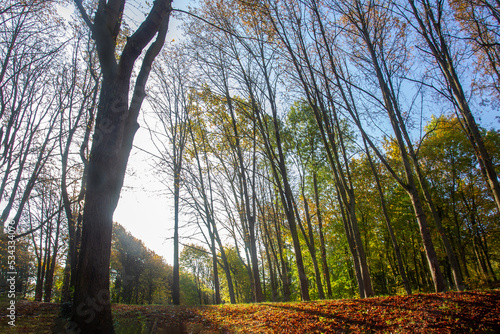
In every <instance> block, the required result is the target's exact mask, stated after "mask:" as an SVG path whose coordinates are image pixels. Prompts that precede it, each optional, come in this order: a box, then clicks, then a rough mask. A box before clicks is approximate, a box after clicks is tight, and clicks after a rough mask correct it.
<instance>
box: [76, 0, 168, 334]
mask: <svg viewBox="0 0 500 334" xmlns="http://www.w3.org/2000/svg"><path fill="white" fill-rule="evenodd" d="M75 3H76V5H77V7H78V9H79V10H80V13H81V15H82V17H83V19H84V21H85V22H86V23H87V25H89V28H90V29H91V30H92V35H93V38H94V39H95V41H96V46H97V50H98V54H99V62H100V64H101V71H102V74H103V81H102V85H101V92H100V98H99V106H98V110H97V115H96V129H95V132H94V136H93V142H92V148H91V151H90V160H89V164H88V181H87V182H88V183H87V189H86V193H85V206H84V209H83V225H82V240H81V249H80V254H79V260H78V275H77V278H76V284H75V295H74V302H73V314H72V325H73V327H74V328H73V329H74V330H80V331H82V332H83V333H113V332H114V329H113V319H112V314H111V303H110V294H109V264H110V255H111V236H112V227H113V212H114V210H115V208H116V206H117V204H118V200H119V197H120V191H121V188H122V186H123V181H124V177H125V170H126V167H127V162H128V158H129V155H130V151H131V149H132V143H133V139H134V135H135V132H136V131H137V129H138V124H137V118H138V114H139V111H140V107H141V105H142V101H143V100H144V97H145V85H146V82H147V79H148V77H149V73H150V70H151V65H152V63H153V60H154V59H155V57H156V56H157V55H158V53H159V52H160V50H161V48H162V46H163V43H164V40H165V35H166V32H167V28H168V20H169V16H170V10H171V1H169V0H164V1H155V2H154V4H153V7H152V9H151V11H150V13H149V15H148V16H147V17H146V19H145V21H144V22H143V23H142V24H141V26H140V27H139V28H138V29H137V31H136V32H135V33H134V34H133V35H132V36H130V37H129V38H128V40H127V43H126V45H125V47H124V49H123V52H122V54H121V57H120V60H119V63H116V58H115V43H116V38H117V36H118V33H119V31H120V26H121V16H122V14H123V10H124V6H125V1H109V3H108V4H106V2H105V1H100V2H99V6H98V8H97V11H96V14H95V18H94V20H93V22H92V21H91V20H90V18H89V17H88V15H87V13H86V11H85V9H84V7H83V5H82V3H81V1H78V0H75ZM155 35H156V40H155V41H154V42H153V43H152V44H150V42H151V41H152V40H153V38H154V36H155ZM148 44H150V46H149V48H148V50H147V52H146V53H145V55H144V59H143V61H142V65H141V68H140V71H139V74H138V76H137V79H136V84H135V89H134V92H133V96H132V99H131V101H130V105H129V90H130V80H131V75H132V71H133V68H134V64H135V62H136V60H137V58H138V57H139V56H140V55H141V53H142V51H143V49H144V48H145V47H146V46H147V45H148Z"/></svg>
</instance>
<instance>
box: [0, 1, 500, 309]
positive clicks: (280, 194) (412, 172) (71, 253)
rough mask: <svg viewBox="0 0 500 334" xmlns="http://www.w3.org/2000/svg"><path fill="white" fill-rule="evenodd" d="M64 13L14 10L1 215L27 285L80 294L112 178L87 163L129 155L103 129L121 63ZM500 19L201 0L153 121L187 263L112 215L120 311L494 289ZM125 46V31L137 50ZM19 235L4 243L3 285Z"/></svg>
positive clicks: (379, 6)
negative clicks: (485, 121) (109, 88)
mask: <svg viewBox="0 0 500 334" xmlns="http://www.w3.org/2000/svg"><path fill="white" fill-rule="evenodd" d="M89 4H90V3H86V4H85V6H87V5H89ZM57 5H58V2H57V1H36V0H31V1H25V2H16V1H5V4H3V5H2V7H1V8H0V15H1V18H0V24H1V28H0V29H1V32H0V33H1V36H0V38H1V43H0V54H1V57H0V59H2V60H1V68H0V103H1V104H0V107H1V109H0V117H1V119H2V122H1V130H0V144H1V147H0V153H1V156H0V172H1V181H0V182H1V183H0V201H1V202H0V203H1V208H2V215H1V218H0V219H1V222H2V225H3V227H7V226H10V227H12V228H14V229H15V230H16V235H17V239H16V266H17V267H16V268H17V269H18V276H17V281H16V283H17V284H18V287H17V289H18V292H19V293H22V294H23V295H25V296H29V297H32V298H34V299H35V300H45V301H50V300H60V301H63V302H64V301H68V300H70V299H71V297H72V292H73V291H74V289H75V285H77V283H76V280H77V277H78V275H79V274H78V273H80V272H81V270H83V269H82V268H79V265H78V263H79V262H78V258H79V256H80V257H81V258H85V257H82V256H81V253H80V252H81V251H82V249H83V248H85V247H88V246H86V245H87V244H85V245H82V230H85V227H84V226H83V224H84V221H85V220H87V221H92V219H91V218H92V216H90V215H91V214H90V213H89V214H88V215H87V216H86V217H87V218H85V215H84V206H85V203H86V196H87V195H88V193H89V192H88V191H87V186H88V184H89V182H91V183H92V184H94V185H99V184H105V183H106V182H108V181H109V180H108V178H111V177H112V175H114V174H113V173H111V172H109V170H108V169H109V168H111V167H109V166H106V168H108V167H109V168H108V169H107V170H108V172H109V173H108V172H106V173H105V174H96V173H95V170H96V169H94V170H92V171H89V165H91V164H90V163H89V162H90V161H91V159H92V158H95V156H94V157H92V156H91V155H90V148H91V147H93V146H92V145H94V147H97V149H102V147H104V146H99V143H100V141H103V140H106V141H107V145H108V144H109V145H111V146H112V143H113V140H114V139H113V138H114V137H113V136H111V135H110V134H112V133H114V132H113V131H115V130H116V126H117V124H118V123H116V122H119V121H120V122H121V121H123V119H122V118H120V116H119V113H115V114H113V113H111V114H109V115H107V116H108V117H109V118H103V117H100V118H99V117H97V115H98V105H99V103H100V100H99V99H100V98H101V99H103V98H104V97H105V96H104V97H103V95H102V90H101V86H102V85H103V82H104V81H103V80H104V79H103V74H102V72H105V71H104V70H107V69H103V68H101V66H102V59H101V58H99V57H98V52H97V50H96V47H95V45H94V42H93V40H92V38H91V34H90V33H89V32H88V31H87V30H86V28H85V27H84V24H83V22H81V20H79V19H73V20H71V21H65V20H63V19H62V18H60V17H58V14H57V13H56V11H55V8H56V6H57ZM92 10H95V9H92V6H89V7H88V11H90V12H91V11H92ZM499 10H500V8H498V6H497V5H496V4H494V3H489V2H487V1H481V2H479V3H478V2H468V1H465V2H464V1H461V2H460V3H456V2H453V1H450V2H444V1H424V0H422V1H420V0H419V1H417V0H415V1H413V0H409V1H408V2H398V1H382V2H373V1H360V0H353V1H349V2H345V1H336V0H328V1H323V2H317V1H315V0H306V1H301V2H296V1H293V0H279V1H261V2H257V1H254V2H252V1H250V2H248V1H236V0H234V1H233V0H229V1H209V0H207V1H203V2H202V3H200V5H199V8H197V9H196V11H195V13H194V14H195V15H196V16H197V17H198V18H195V17H193V16H190V17H187V18H186V20H185V26H184V35H185V40H184V41H182V42H175V43H173V42H172V43H169V45H168V46H166V47H165V49H164V51H162V53H161V54H160V55H159V56H158V57H157V59H156V60H155V63H154V65H153V67H152V72H151V78H150V82H149V85H148V87H149V88H148V89H147V91H146V93H147V94H146V103H147V106H145V107H144V108H143V111H142V112H143V114H144V120H145V121H146V122H145V123H146V124H147V129H148V130H149V131H150V135H151V138H152V145H151V148H147V150H148V151H154V152H152V153H153V154H154V160H155V161H156V162H157V165H156V166H155V172H157V175H158V177H159V178H161V180H162V181H164V183H165V184H166V186H167V187H168V189H169V190H170V191H171V193H172V197H173V199H174V232H173V234H174V235H173V240H174V249H175V252H174V253H175V257H174V263H173V266H172V267H170V266H169V265H167V264H166V263H164V260H162V259H161V258H159V257H158V256H157V255H156V254H155V253H154V252H152V251H150V250H148V249H147V248H146V247H144V245H143V244H142V243H141V242H140V241H138V240H137V239H135V238H134V237H132V236H131V235H130V234H129V233H128V232H126V231H125V230H123V228H121V227H120V226H119V225H114V227H113V235H112V240H113V241H112V244H111V245H109V247H107V245H106V242H104V241H102V242H101V241H99V242H100V243H99V245H104V246H106V247H107V248H106V247H104V248H105V249H107V251H110V254H111V265H110V273H111V274H110V276H109V281H110V282H109V287H110V288H109V289H110V299H111V300H112V301H113V302H119V303H174V304H179V303H185V304H207V303H215V304H217V303H222V302H230V303H236V302H260V301H266V300H268V301H278V300H284V301H288V300H311V299H323V298H343V297H369V296H373V295H381V294H402V293H408V294H409V293H412V292H417V291H444V290H446V289H456V290H463V289H466V288H475V287H484V286H488V285H491V284H493V283H494V282H496V281H497V280H498V276H499V275H500V267H499V266H500V253H499V249H500V215H499V208H500V190H499V187H498V176H497V173H498V170H499V167H498V166H499V159H500V156H499V155H500V150H499V147H500V133H499V132H498V129H495V127H492V128H491V129H484V128H482V127H481V126H479V125H478V124H477V121H476V119H477V118H478V117H479V116H480V115H483V117H487V116H488V115H490V116H491V115H493V116H497V115H498V102H499V90H498V87H500V85H499V77H498V71H497V69H496V66H497V64H498V63H499V62H498V60H497V58H496V57H498V51H499V50H498V45H499V44H498V32H499V31H500V30H499V29H498V28H499V24H500V22H499V21H498V20H497V18H498V15H497V14H498V11H499ZM199 17H201V18H203V20H200V19H199ZM84 19H85V18H84ZM87 19H88V17H87ZM125 20H130V21H131V22H130V23H131V24H132V23H134V22H132V21H133V18H132V17H131V16H128V17H127V16H126V18H125ZM128 34H129V31H128V30H127V29H122V30H121V31H120V33H117V35H116V36H115V37H116V43H117V50H118V51H120V52H121V51H122V49H123V48H124V45H126V44H127V43H126V41H127V40H129V39H127V37H130V36H129V35H128ZM94 37H95V36H94ZM127 50H128V49H127ZM124 52H125V51H124ZM119 54H120V53H119V52H117V53H116V57H115V58H119ZM130 73H133V71H132V70H130ZM141 82H142V81H141ZM144 82H145V81H144ZM107 84H109V82H107ZM128 88H129V87H128ZM128 88H127V89H128ZM138 94H139V93H138ZM134 96H136V95H134ZM101 102H102V101H101ZM115 102H116V103H118V102H117V101H115ZM115 102H113V103H115ZM122 102H123V101H122ZM128 103H131V102H130V101H127V105H128ZM116 107H117V108H118V107H119V106H118V104H117V105H116ZM111 109H112V108H111ZM111 109H110V110H111ZM120 115H121V114H120ZM124 115H125V116H126V117H128V116H127V114H124ZM119 118H120V119H119ZM493 118H494V117H491V119H493ZM115 121H116V122H115ZM106 124H107V125H106ZM120 124H121V123H120ZM127 124H128V123H127ZM120 126H121V125H120ZM127 126H129V125H127ZM96 128H97V130H96ZM496 128H498V127H496ZM134 131H135V130H134ZM110 143H111V144H110ZM106 147H107V146H106ZM143 149H145V148H143ZM99 154H104V153H103V151H99ZM120 159H121V160H120V161H122V160H123V159H122V157H121V156H120ZM125 160H126V159H125ZM99 161H101V160H99ZM101 167H102V166H101ZM123 172H124V171H123ZM117 183H120V182H117ZM113 184H114V183H113ZM113 189H114V188H113ZM97 193H99V192H95V193H93V194H94V195H95V194H97ZM97 197H98V196H96V197H95V198H94V202H93V205H95V207H99V205H101V204H102V205H108V204H109V203H101V202H99V200H96V198H97ZM106 200H107V199H106ZM109 200H110V201H114V200H115V197H113V198H110V199H109ZM116 200H117V199H116ZM103 201H104V199H103ZM104 202H105V201H104ZM107 207H113V205H108V206H107ZM106 210H107V209H106ZM94 211H95V210H94ZM94 211H92V210H89V212H94ZM104 211H105V210H104ZM104 211H103V213H102V215H104V216H106V217H108V216H109V215H110V214H109V212H107V211H106V212H104ZM94 213H95V212H94ZM111 216H112V215H111ZM111 216H110V217H111ZM96 219H97V218H96ZM99 219H100V218H99ZM96 221H97V220H96ZM88 226H90V225H88ZM87 230H88V227H87ZM91 230H92V229H91ZM106 231H107V230H106ZM106 231H104V232H106ZM104 232H102V233H101V234H102V235H103V237H102V238H103V239H102V240H104V239H105V238H106V236H107V234H106V233H107V232H106V233H104ZM93 233H95V237H99V238H100V235H101V234H99V231H97V230H95V231H93ZM89 235H90V234H89ZM89 235H88V236H87V237H86V238H87V239H86V240H87V242H89V241H88V240H90V239H91V238H90V237H89ZM110 237H111V236H110ZM89 238H90V239H89ZM183 244H185V246H184V247H182V245H183ZM6 245H7V244H6V239H5V235H3V236H2V266H3V267H2V274H0V275H3V276H5V275H6V272H7V271H5V270H3V269H5V268H6V267H5V266H6V265H7V264H6V262H5V261H6V260H7V256H8V249H7V246H6ZM181 248H182V251H181ZM85 250H86V251H89V250H88V249H85ZM98 256H99V254H97V255H96V258H97V257H98ZM100 256H103V255H102V254H101V255H100ZM105 262H106V261H104V262H103V263H105ZM82 263H83V262H82ZM85 263H87V262H85ZM97 267H98V266H97ZM106 268H107V265H106ZM181 269H182V270H181ZM98 270H102V271H103V272H104V271H106V270H107V269H102V268H101V269H99V268H98ZM99 275H101V276H100V277H105V278H106V279H107V276H106V275H104V274H102V273H101V272H99ZM3 276H2V278H1V280H2V284H4V282H6V279H5V277H3ZM81 277H82V276H81V275H80V280H81ZM82 284H90V283H85V282H80V285H82ZM99 284H101V285H103V286H105V285H106V284H107V283H106V282H105V283H102V282H100V283H99ZM96 289H97V288H96ZM82 293H83V292H82ZM82 298H83V297H82Z"/></svg>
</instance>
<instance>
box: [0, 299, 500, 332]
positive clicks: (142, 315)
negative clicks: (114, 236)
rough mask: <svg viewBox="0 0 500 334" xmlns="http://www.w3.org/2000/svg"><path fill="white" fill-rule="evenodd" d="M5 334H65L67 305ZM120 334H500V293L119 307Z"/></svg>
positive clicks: (29, 312)
mask: <svg viewBox="0 0 500 334" xmlns="http://www.w3.org/2000/svg"><path fill="white" fill-rule="evenodd" d="M16 312H17V318H16V327H15V328H10V329H9V328H8V327H10V326H8V325H7V320H8V319H7V318H6V308H4V307H2V309H0V316H1V318H2V324H1V326H0V332H1V333H53V332H55V333H59V332H61V333H64V331H61V330H60V328H61V324H63V323H64V321H65V320H64V319H61V318H60V317H59V315H60V306H59V305H58V304H53V303H36V302H28V301H21V302H18V303H17V305H16ZM113 312H114V319H115V329H116V332H117V334H128V333H130V334H146V333H166V334H177V333H500V291H499V290H491V291H481V292H480V291H468V292H448V293H438V294H414V295H411V296H392V297H377V298H368V299H346V300H326V301H314V302H297V303H262V304H240V305H221V306H203V307H187V306H181V307H174V306H159V305H113Z"/></svg>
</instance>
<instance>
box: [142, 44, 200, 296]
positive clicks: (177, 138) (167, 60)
mask: <svg viewBox="0 0 500 334" xmlns="http://www.w3.org/2000/svg"><path fill="white" fill-rule="evenodd" d="M169 51H170V52H168V53H167V52H164V53H163V55H162V57H161V60H162V63H160V64H157V65H156V66H154V70H153V71H154V74H155V79H156V80H155V82H156V83H157V84H156V85H155V88H156V89H152V90H151V94H150V105H151V107H152V109H153V110H154V112H155V115H156V117H157V119H158V120H159V129H158V130H155V131H150V134H151V137H152V139H153V141H154V144H155V146H156V148H157V149H158V151H159V152H160V153H159V154H160V155H161V157H162V159H161V161H160V162H159V163H160V166H162V165H166V166H167V168H168V169H169V170H170V171H171V173H172V175H173V188H171V192H172V194H173V196H174V263H173V279H172V300H173V303H174V305H179V304H180V290H179V289H180V285H179V284H180V282H179V279H180V276H179V214H180V212H179V210H180V207H179V205H180V198H179V197H180V187H181V172H182V163H183V160H184V157H183V155H184V148H185V146H186V142H187V139H188V133H189V131H188V128H189V121H188V118H189V111H190V109H192V101H193V95H194V92H193V91H192V90H191V88H190V86H192V84H191V82H190V79H189V72H190V68H189V60H188V58H187V57H186V55H183V53H182V47H179V48H177V49H175V50H169ZM165 137H166V138H165ZM165 139H167V141H165ZM167 144H170V147H166V145H167Z"/></svg>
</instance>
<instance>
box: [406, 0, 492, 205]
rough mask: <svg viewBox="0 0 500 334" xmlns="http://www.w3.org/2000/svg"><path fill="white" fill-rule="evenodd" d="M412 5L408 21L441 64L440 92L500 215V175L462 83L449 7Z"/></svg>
mask: <svg viewBox="0 0 500 334" xmlns="http://www.w3.org/2000/svg"><path fill="white" fill-rule="evenodd" d="M408 4H409V5H410V9H409V11H411V13H412V15H413V18H412V19H410V18H409V19H408V22H409V23H410V24H411V25H412V26H413V28H414V29H415V31H416V32H417V33H418V34H419V35H420V36H421V37H422V38H423V39H424V41H425V44H426V45H427V48H428V49H427V50H428V51H429V52H428V54H429V55H430V54H431V55H432V56H433V58H434V60H435V61H436V62H437V65H438V67H439V71H440V72H441V75H442V77H443V78H444V80H445V85H444V87H443V89H441V90H439V91H440V93H441V94H442V95H443V96H445V97H446V98H447V99H448V100H449V101H450V102H451V103H452V104H453V107H454V108H455V110H456V112H457V115H458V116H459V119H460V122H461V124H462V126H463V128H464V129H465V132H466V134H467V137H468V138H469V140H470V142H471V144H472V146H473V147H474V152H475V154H476V157H477V160H478V161H479V164H480V166H481V171H482V173H483V176H484V178H485V179H486V181H487V183H488V187H489V189H490V191H491V192H492V194H493V197H494V198H495V203H496V204H497V207H498V210H499V211H500V184H499V182H498V175H497V172H496V170H495V166H494V165H493V163H492V161H491V157H490V154H489V152H488V150H487V148H486V145H485V144H484V140H483V137H482V136H481V132H480V131H479V127H478V125H477V123H476V120H475V118H474V115H473V113H472V110H471V106H470V104H469V101H468V98H467V94H466V92H465V90H464V87H463V85H462V80H461V79H460V77H459V75H458V67H457V66H458V65H457V64H456V61H455V58H454V54H453V51H454V50H453V48H452V45H451V43H450V41H449V38H448V37H447V36H448V33H447V31H448V30H449V28H448V27H447V26H446V24H445V23H444V19H445V10H446V6H447V5H446V3H445V2H444V1H442V0H436V1H430V0H421V1H420V0H408ZM494 11H497V9H495V10H494Z"/></svg>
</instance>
